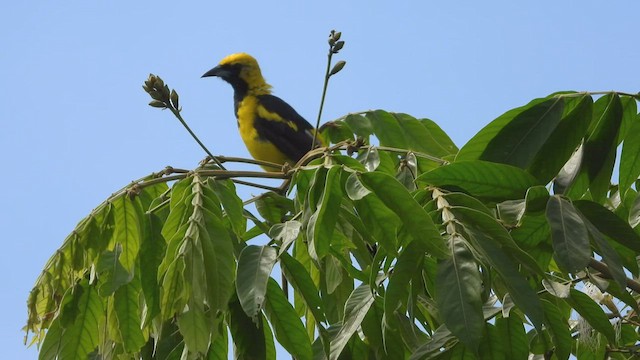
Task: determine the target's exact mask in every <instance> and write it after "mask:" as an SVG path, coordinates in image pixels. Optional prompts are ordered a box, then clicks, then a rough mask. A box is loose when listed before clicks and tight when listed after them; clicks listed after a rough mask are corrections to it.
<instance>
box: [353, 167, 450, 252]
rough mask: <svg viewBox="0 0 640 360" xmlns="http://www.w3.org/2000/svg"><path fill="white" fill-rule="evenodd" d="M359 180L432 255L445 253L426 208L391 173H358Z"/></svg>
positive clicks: (442, 242) (440, 238)
mask: <svg viewBox="0 0 640 360" xmlns="http://www.w3.org/2000/svg"><path fill="white" fill-rule="evenodd" d="M359 177H360V180H361V181H362V182H363V183H364V184H365V186H367V187H368V188H369V189H371V190H373V192H374V193H375V195H376V196H377V197H378V198H379V199H380V200H382V202H383V203H384V204H385V205H386V206H388V207H389V208H390V209H391V210H392V211H393V212H395V213H396V215H398V217H400V218H401V219H403V221H404V226H405V227H406V229H407V230H408V231H409V233H410V234H411V235H412V237H413V240H414V241H419V242H421V243H422V244H423V245H424V248H425V249H426V250H427V251H428V252H429V253H431V254H432V255H434V256H436V257H438V258H443V257H446V256H447V252H446V250H445V246H444V241H443V240H442V237H441V236H440V232H439V231H438V229H437V228H436V226H435V224H434V223H433V220H431V217H430V216H429V214H427V212H426V211H425V210H424V209H423V208H422V206H420V204H418V203H417V202H416V200H415V199H414V198H413V197H412V196H411V194H409V192H408V191H407V189H405V188H404V186H402V184H400V183H399V182H398V181H397V180H396V179H394V178H393V177H391V176H389V175H386V174H383V173H378V172H371V173H363V174H360V176H359Z"/></svg>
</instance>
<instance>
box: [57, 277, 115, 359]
mask: <svg viewBox="0 0 640 360" xmlns="http://www.w3.org/2000/svg"><path fill="white" fill-rule="evenodd" d="M76 289H77V290H79V291H82V294H81V296H80V298H79V301H78V303H77V311H78V315H77V316H76V317H75V319H74V321H73V323H72V324H70V325H69V326H68V327H67V328H66V329H65V331H64V332H63V334H62V337H61V339H60V349H59V352H58V356H59V358H60V359H86V358H87V356H88V355H89V353H91V352H92V351H93V350H94V349H95V348H96V347H97V346H98V339H99V331H100V328H99V325H100V323H101V319H102V318H103V316H104V305H103V303H102V300H101V298H100V295H99V294H98V291H97V289H96V288H95V286H92V285H89V282H88V281H87V280H86V279H85V280H83V281H81V283H80V286H79V287H76Z"/></svg>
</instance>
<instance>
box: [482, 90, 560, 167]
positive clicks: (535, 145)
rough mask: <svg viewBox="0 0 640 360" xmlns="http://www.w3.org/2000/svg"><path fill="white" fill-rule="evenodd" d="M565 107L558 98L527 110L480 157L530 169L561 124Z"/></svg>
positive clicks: (494, 138) (497, 135)
mask: <svg viewBox="0 0 640 360" xmlns="http://www.w3.org/2000/svg"><path fill="white" fill-rule="evenodd" d="M563 109H564V101H563V98H561V97H555V98H550V99H548V100H546V101H544V102H541V103H539V104H536V105H534V106H532V107H530V108H528V109H526V110H524V111H523V112H521V113H520V114H518V115H516V116H515V117H513V119H512V120H511V121H509V123H508V124H506V125H505V126H504V127H503V128H502V129H501V130H500V132H498V133H497V134H496V135H495V137H493V138H492V139H491V141H489V143H488V144H487V147H486V148H485V149H484V151H483V152H482V155H481V156H480V158H479V159H480V160H485V161H491V162H497V163H502V164H509V165H513V166H516V167H519V168H521V169H525V168H527V167H528V166H529V164H531V162H532V161H533V159H534V158H535V156H536V154H537V153H538V151H540V149H541V148H542V147H543V146H544V145H545V143H546V142H547V140H548V139H549V137H550V136H551V134H552V133H553V131H554V130H555V129H556V127H557V126H558V123H559V122H560V119H561V118H562V111H563Z"/></svg>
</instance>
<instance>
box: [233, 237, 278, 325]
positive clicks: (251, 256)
mask: <svg viewBox="0 0 640 360" xmlns="http://www.w3.org/2000/svg"><path fill="white" fill-rule="evenodd" d="M277 258H278V252H277V250H276V249H275V248H272V247H270V246H256V245H249V246H247V247H245V248H244V249H242V252H241V253H240V257H239V258H238V277H237V279H236V291H237V292H238V299H239V300H240V304H242V309H244V311H245V313H246V314H247V315H248V316H249V317H251V318H252V319H253V321H254V322H255V323H256V324H258V322H259V321H260V317H259V314H260V311H261V310H262V306H263V304H264V300H265V295H266V293H267V282H268V280H269V277H270V275H271V269H273V265H274V264H275V263H276V260H277Z"/></svg>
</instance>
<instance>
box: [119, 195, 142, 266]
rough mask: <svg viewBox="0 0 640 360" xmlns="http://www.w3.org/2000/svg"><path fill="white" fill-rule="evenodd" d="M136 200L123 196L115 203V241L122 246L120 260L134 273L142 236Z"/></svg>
mask: <svg viewBox="0 0 640 360" xmlns="http://www.w3.org/2000/svg"><path fill="white" fill-rule="evenodd" d="M134 201H135V200H132V199H131V198H129V197H128V196H121V197H119V198H118V199H117V200H115V201H114V204H113V205H114V211H115V220H116V222H115V225H116V229H115V241H116V243H118V244H120V245H121V246H122V254H120V258H119V260H120V263H121V264H122V266H123V267H124V268H125V269H126V270H127V272H129V273H133V268H134V267H135V265H136V259H137V258H138V251H139V250H140V238H141V231H140V227H141V225H140V220H139V219H138V213H137V212H136V209H135V205H134V204H133V202H134ZM138 201H139V200H138Z"/></svg>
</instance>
